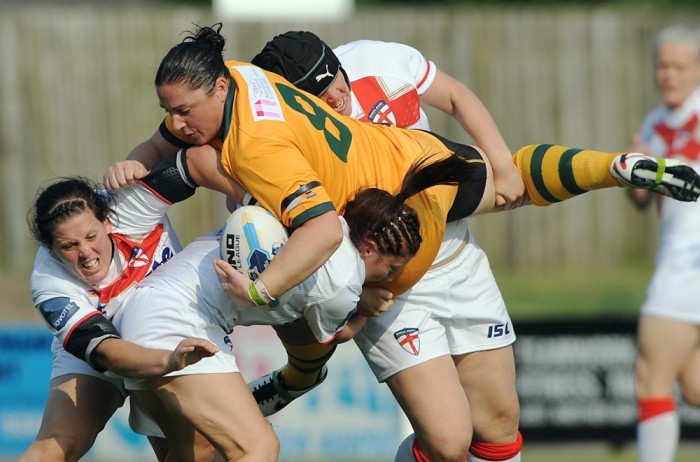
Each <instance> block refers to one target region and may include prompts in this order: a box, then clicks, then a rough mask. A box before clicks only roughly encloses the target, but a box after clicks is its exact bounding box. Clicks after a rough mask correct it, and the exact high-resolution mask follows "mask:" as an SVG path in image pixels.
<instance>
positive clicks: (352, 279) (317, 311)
mask: <svg viewBox="0 0 700 462" xmlns="http://www.w3.org/2000/svg"><path fill="white" fill-rule="evenodd" d="M345 226H346V225H345ZM364 280H365V266H364V262H363V261H362V259H361V258H360V255H359V253H358V251H357V249H356V248H355V246H354V245H353V244H352V241H350V238H349V237H348V236H347V235H346V236H345V238H344V239H343V242H342V243H341V245H340V247H339V248H338V249H337V250H336V251H335V252H334V253H333V255H331V257H330V258H329V259H328V260H327V261H326V263H324V264H323V266H321V268H319V269H318V270H317V271H316V272H315V273H314V274H313V276H311V277H310V278H308V279H307V280H306V281H304V282H303V283H302V284H301V285H300V286H299V288H300V289H301V291H303V292H304V293H305V295H306V302H305V303H303V304H302V305H301V306H299V307H298V308H299V309H300V311H301V312H302V314H303V316H304V318H305V319H306V321H307V323H308V325H309V328H310V329H311V332H313V334H314V337H316V340H318V341H319V342H321V343H328V342H330V341H332V340H333V339H334V338H335V336H336V335H337V334H338V332H339V331H340V330H342V329H343V327H345V324H347V322H348V320H349V319H350V318H351V317H352V315H353V314H355V312H356V311H357V302H358V301H359V300H360V293H362V284H363V283H364Z"/></svg>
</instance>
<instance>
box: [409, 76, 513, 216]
mask: <svg viewBox="0 0 700 462" xmlns="http://www.w3.org/2000/svg"><path fill="white" fill-rule="evenodd" d="M421 101H423V102H425V103H426V104H428V105H429V106H432V107H434V108H436V109H438V110H440V111H442V112H444V113H445V114H448V115H450V116H452V117H453V118H454V119H455V120H457V121H458V122H459V124H460V125H461V126H462V128H464V130H465V131H466V132H467V133H468V134H469V135H470V136H471V137H472V138H473V139H474V142H475V143H476V145H477V146H479V147H480V148H481V149H483V151H484V152H485V153H486V156H487V158H488V160H489V162H490V163H491V166H492V167H493V174H494V183H495V186H496V194H497V202H496V205H504V203H508V204H513V206H519V205H521V204H519V202H520V201H522V200H523V198H524V195H525V184H524V183H523V180H522V176H521V175H520V172H519V170H518V169H517V167H516V166H515V164H514V163H513V158H512V153H511V152H510V149H509V148H508V145H507V144H506V142H505V141H504V140H503V137H502V136H501V133H500V131H499V130H498V127H497V126H496V123H495V122H494V120H493V118H492V117H491V114H490V113H489V111H488V109H486V106H484V104H483V103H482V102H481V100H480V99H479V98H478V97H477V96H476V95H475V94H474V93H473V92H472V91H471V90H470V89H469V88H467V87H466V86H465V85H464V84H463V83H461V82H460V81H458V80H456V79H454V78H453V77H451V76H449V75H447V74H445V73H444V72H442V71H440V70H438V71H437V74H436V75H435V80H434V81H433V83H432V84H431V85H430V87H429V88H428V90H426V91H425V93H423V94H422V95H421Z"/></svg>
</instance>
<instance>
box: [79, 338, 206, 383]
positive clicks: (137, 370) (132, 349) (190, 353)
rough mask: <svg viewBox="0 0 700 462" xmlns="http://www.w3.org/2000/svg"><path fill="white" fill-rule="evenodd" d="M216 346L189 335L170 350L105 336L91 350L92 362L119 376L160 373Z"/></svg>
mask: <svg viewBox="0 0 700 462" xmlns="http://www.w3.org/2000/svg"><path fill="white" fill-rule="evenodd" d="M217 351H219V349H218V348H217V347H216V345H214V344H213V343H211V342H210V341H208V340H204V339H200V338H194V337H189V338H186V339H184V340H183V341H181V342H180V344H179V345H178V346H177V348H175V350H173V351H169V350H157V349H153V348H145V347H142V346H140V345H137V344H135V343H131V342H127V341H126V340H122V339H120V338H107V339H104V340H102V341H101V342H100V344H99V345H97V346H96V347H95V349H94V350H93V352H92V357H91V360H92V363H93V364H94V365H96V366H98V367H100V368H102V369H104V370H109V371H112V372H114V373H115V374H117V375H120V376H122V377H134V378H150V377H160V376H163V375H165V374H168V373H170V372H173V371H178V370H180V369H182V368H184V367H185V366H189V365H190V364H194V363H196V362H198V361H199V360H201V359H202V358H207V357H209V356H213V355H214V354H216V352H217Z"/></svg>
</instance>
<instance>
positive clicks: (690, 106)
mask: <svg viewBox="0 0 700 462" xmlns="http://www.w3.org/2000/svg"><path fill="white" fill-rule="evenodd" d="M641 136H642V143H643V144H646V145H648V146H649V147H650V154H651V155H652V156H654V157H666V158H676V159H681V160H683V161H685V162H688V163H690V164H691V165H692V166H693V167H694V168H695V170H697V171H698V172H700V88H699V89H697V90H696V91H695V92H694V93H693V94H692V95H691V96H690V98H688V100H687V101H686V102H685V103H684V104H683V105H682V106H681V107H679V108H677V109H673V110H671V109H669V108H668V107H666V106H659V107H657V108H656V109H654V110H652V111H651V112H650V113H649V114H648V115H647V117H646V119H645V120H644V123H643V125H642V130H641ZM660 226H661V228H660V231H661V244H662V245H664V244H666V243H671V242H672V241H673V242H675V243H678V240H681V241H687V242H691V241H694V242H700V203H697V202H679V201H674V200H665V199H662V204H661V209H660Z"/></svg>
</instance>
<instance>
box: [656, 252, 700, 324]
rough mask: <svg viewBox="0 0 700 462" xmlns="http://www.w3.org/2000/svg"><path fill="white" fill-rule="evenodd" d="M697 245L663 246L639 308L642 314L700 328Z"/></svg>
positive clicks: (698, 253) (699, 261)
mask: <svg viewBox="0 0 700 462" xmlns="http://www.w3.org/2000/svg"><path fill="white" fill-rule="evenodd" d="M698 281H700V243H683V242H679V243H678V244H676V245H674V244H670V245H669V244H666V245H665V246H664V247H663V248H662V249H660V250H659V253H658V255H657V256H656V269H655V270H654V276H653V277H652V279H651V283H650V284H649V287H648V289H647V295H646V299H645V300H644V303H643V304H642V314H643V315H647V316H658V317H662V318H668V319H675V320H677V321H683V322H688V323H692V324H700V301H698V300H700V284H698Z"/></svg>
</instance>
